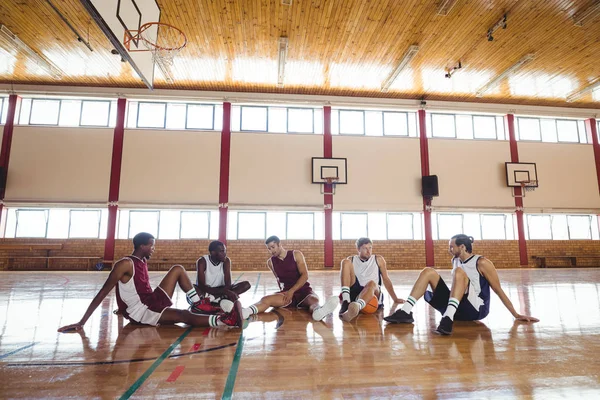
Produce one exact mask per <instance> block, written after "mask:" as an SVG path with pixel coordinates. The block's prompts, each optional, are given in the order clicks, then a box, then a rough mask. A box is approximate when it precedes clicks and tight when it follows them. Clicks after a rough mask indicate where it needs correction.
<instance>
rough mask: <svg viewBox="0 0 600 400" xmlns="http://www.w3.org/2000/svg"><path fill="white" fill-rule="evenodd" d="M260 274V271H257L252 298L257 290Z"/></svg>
mask: <svg viewBox="0 0 600 400" xmlns="http://www.w3.org/2000/svg"><path fill="white" fill-rule="evenodd" d="M260 274H262V272H259V273H258V278H257V279H256V283H255V284H254V293H253V294H252V297H253V298H254V296H256V291H257V290H258V283H259V282H260Z"/></svg>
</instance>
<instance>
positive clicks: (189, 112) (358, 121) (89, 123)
mask: <svg viewBox="0 0 600 400" xmlns="http://www.w3.org/2000/svg"><path fill="white" fill-rule="evenodd" d="M127 104H128V108H127V119H126V127H127V128H146V129H178V130H183V129H195V130H216V131H220V130H221V129H222V125H223V106H222V105H221V104H193V103H170V102H144V101H130V102H128V103H127ZM0 106H1V107H0V118H1V119H2V121H4V120H5V119H6V109H7V106H8V101H7V99H6V98H0ZM115 121H116V102H115V101H111V100H72V99H37V98H35V99H27V98H24V99H23V101H22V105H21V111H20V115H19V123H20V124H22V125H48V126H84V127H93V126H97V127H108V126H114V125H115ZM426 124H427V134H428V136H429V137H434V138H456V139H488V140H507V136H506V133H505V126H504V117H503V116H494V115H469V114H449V113H436V112H433V113H427V118H426ZM417 126H418V125H417V113H415V112H404V111H370V110H344V109H334V110H332V113H331V131H332V134H334V135H363V136H408V137H417V136H418V132H417ZM231 129H232V130H233V131H242V132H274V133H307V134H322V133H323V109H322V108H311V107H305V108H302V107H277V106H254V105H252V106H249V105H248V106H247V105H242V106H233V107H232V109H231ZM515 129H516V135H517V139H518V140H525V141H542V142H554V143H556V142H561V143H563V142H564V143H587V135H586V131H585V125H584V121H583V120H574V119H552V118H532V117H517V118H516V123H515ZM598 129H599V130H600V121H598Z"/></svg>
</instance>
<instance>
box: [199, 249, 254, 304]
mask: <svg viewBox="0 0 600 400" xmlns="http://www.w3.org/2000/svg"><path fill="white" fill-rule="evenodd" d="M208 252H209V254H208V255H205V256H202V257H200V258H199V259H198V261H196V272H197V278H196V285H195V288H196V293H198V295H199V296H200V298H201V301H200V303H199V304H197V305H195V306H193V309H192V311H193V312H195V311H200V312H204V313H216V312H219V311H221V308H220V307H217V306H218V304H219V301H220V300H221V299H224V298H227V299H229V300H231V301H235V300H237V299H238V296H239V295H240V294H242V293H244V292H246V291H247V290H248V289H250V283H249V282H247V281H242V282H238V283H234V284H231V260H230V259H229V257H227V247H225V245H224V244H223V243H222V242H219V241H218V240H215V241H213V242H211V243H210V244H209V245H208Z"/></svg>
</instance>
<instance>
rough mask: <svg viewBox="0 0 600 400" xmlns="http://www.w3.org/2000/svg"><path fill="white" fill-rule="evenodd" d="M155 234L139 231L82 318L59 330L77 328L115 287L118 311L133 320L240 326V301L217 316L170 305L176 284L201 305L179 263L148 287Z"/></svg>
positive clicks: (165, 323) (194, 301)
mask: <svg viewBox="0 0 600 400" xmlns="http://www.w3.org/2000/svg"><path fill="white" fill-rule="evenodd" d="M154 244H155V240H154V236H152V235H151V234H149V233H145V232H141V233H138V234H137V235H135V237H134V238H133V246H134V250H133V254H132V255H131V256H128V257H125V258H122V259H121V260H119V261H117V263H115V265H114V267H113V269H112V271H111V272H110V275H109V276H108V279H106V282H105V283H104V285H103V286H102V289H100V291H99V292H98V294H97V295H96V297H94V299H93V300H92V302H91V303H90V305H89V307H88V309H87V311H86V312H85V314H84V315H83V318H81V320H80V321H79V322H77V323H75V324H71V325H67V326H63V327H62V328H60V329H59V330H58V331H59V332H65V331H73V330H75V331H78V330H81V329H83V326H84V325H85V323H86V322H87V320H88V319H89V317H90V316H91V315H92V313H93V312H94V310H96V308H97V307H98V306H99V305H100V303H101V302H102V300H104V298H105V297H106V296H107V295H108V294H109V293H110V291H111V290H112V288H113V287H115V286H116V287H117V288H116V293H117V304H118V306H119V312H120V313H121V314H123V316H124V317H125V318H127V319H129V320H130V321H132V322H133V323H138V324H145V325H153V326H158V325H160V324H163V325H170V324H176V323H180V322H181V323H185V324H188V325H191V326H213V327H216V326H226V325H227V326H237V327H241V326H242V319H241V312H242V307H241V305H240V302H239V301H236V302H235V303H233V306H232V307H231V312H230V313H223V314H220V315H210V316H207V315H198V314H195V313H192V312H190V311H188V310H180V309H176V308H171V306H172V305H173V303H172V302H171V297H172V296H173V292H174V291H175V286H176V285H177V284H179V287H181V289H183V291H184V292H186V296H187V298H188V301H190V302H191V304H192V311H194V310H195V305H197V304H200V297H199V296H198V294H197V293H196V290H195V289H194V287H193V286H192V282H191V281H190V278H189V277H188V275H187V273H186V271H185V269H184V268H183V267H182V266H181V265H175V266H173V267H172V268H171V269H170V270H169V272H168V273H167V275H166V276H165V277H164V278H163V280H162V281H161V282H160V283H159V284H158V287H157V288H156V289H155V290H152V288H151V287H150V279H149V277H148V265H147V264H146V260H148V259H149V258H150V257H151V256H152V253H153V252H154Z"/></svg>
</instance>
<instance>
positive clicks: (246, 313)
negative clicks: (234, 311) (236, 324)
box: [242, 304, 258, 319]
mask: <svg viewBox="0 0 600 400" xmlns="http://www.w3.org/2000/svg"><path fill="white" fill-rule="evenodd" d="M255 314H258V308H256V306H255V305H254V304H253V305H251V306H250V307H248V308H242V318H243V319H248V318H250V316H251V315H255Z"/></svg>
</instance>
